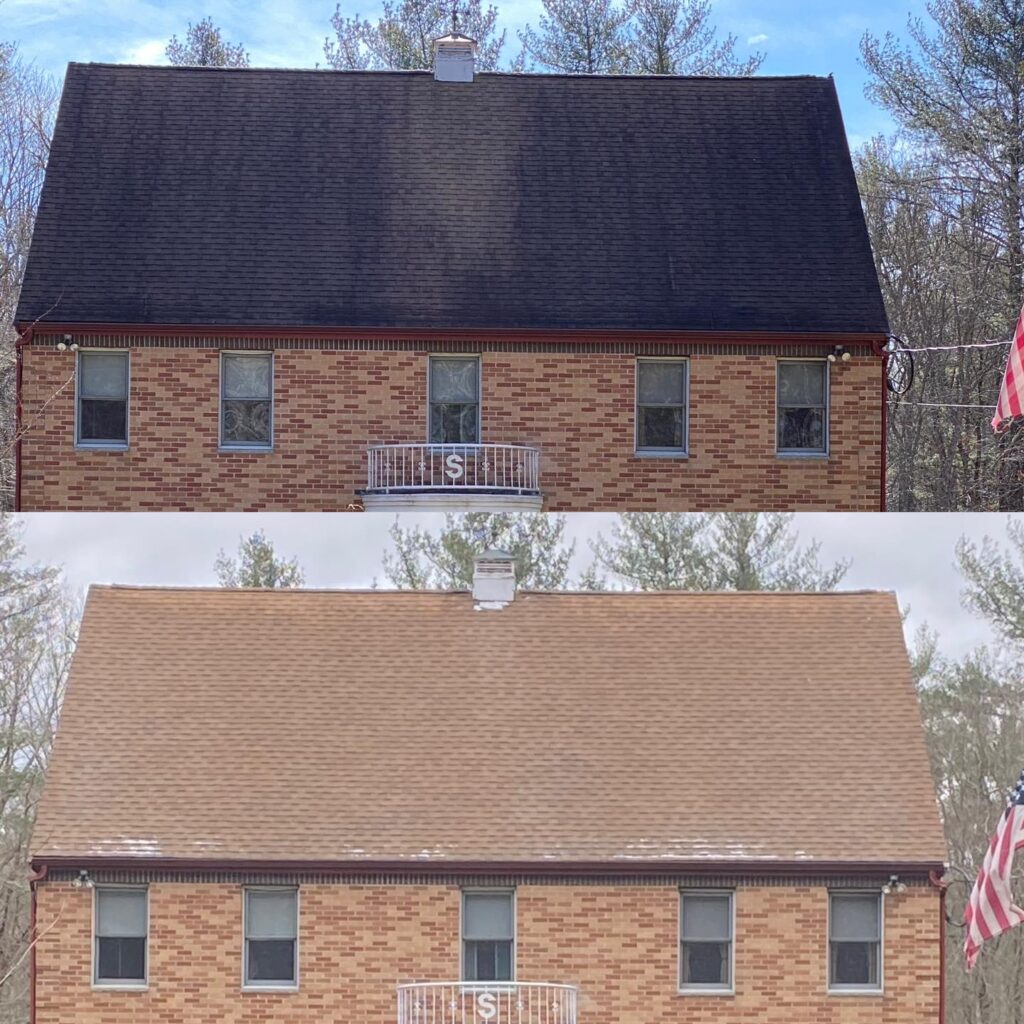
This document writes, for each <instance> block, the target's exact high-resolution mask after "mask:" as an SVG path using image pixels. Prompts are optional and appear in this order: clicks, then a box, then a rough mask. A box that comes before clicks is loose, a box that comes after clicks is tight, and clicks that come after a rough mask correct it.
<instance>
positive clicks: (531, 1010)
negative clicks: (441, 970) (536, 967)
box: [398, 981, 577, 1024]
mask: <svg viewBox="0 0 1024 1024" xmlns="http://www.w3.org/2000/svg"><path fill="white" fill-rule="evenodd" d="M576 1003H577V991H576V988H575V987H574V986H572V985H553V984H548V983H546V982H522V981H507V982H505V981H491V982H484V981H436V982H427V983H425V984H418V985H399V986H398V1024H576Z"/></svg>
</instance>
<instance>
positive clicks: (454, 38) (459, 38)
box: [434, 32, 477, 51]
mask: <svg viewBox="0 0 1024 1024" xmlns="http://www.w3.org/2000/svg"><path fill="white" fill-rule="evenodd" d="M442 43H458V44H465V43H469V44H470V46H471V47H472V48H473V50H474V51H475V50H476V49H477V41H476V40H475V39H474V38H473V37H472V36H466V35H463V34H462V33H461V32H446V33H445V34H444V35H443V36H438V37H437V38H436V39H435V40H434V49H435V50H436V49H437V47H438V46H440V45H441V44H442Z"/></svg>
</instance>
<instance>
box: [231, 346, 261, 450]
mask: <svg viewBox="0 0 1024 1024" xmlns="http://www.w3.org/2000/svg"><path fill="white" fill-rule="evenodd" d="M273 379H274V362H273V355H272V354H271V353H269V352H258V353H253V354H250V353H237V352H225V353H224V354H223V355H222V356H221V374H220V387H221V402H220V410H221V411H220V443H221V445H223V446H224V447H226V448H269V447H270V445H271V439H272V437H273V434H272V426H273V423H272V421H273V404H274V403H273Z"/></svg>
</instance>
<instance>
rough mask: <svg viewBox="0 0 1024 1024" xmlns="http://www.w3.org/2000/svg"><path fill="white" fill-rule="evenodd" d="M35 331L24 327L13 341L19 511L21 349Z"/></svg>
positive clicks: (17, 501)
mask: <svg viewBox="0 0 1024 1024" xmlns="http://www.w3.org/2000/svg"><path fill="white" fill-rule="evenodd" d="M34 333H35V328H34V327H33V326H31V325H30V326H28V327H26V328H25V329H24V330H23V331H20V332H19V334H20V337H19V338H18V340H17V341H16V342H15V343H14V359H15V371H14V396H15V397H14V511H15V512H20V511H21V419H22V410H21V387H22V377H23V376H24V364H25V355H24V352H23V349H24V348H25V346H26V345H29V344H31V342H32V335H33V334H34Z"/></svg>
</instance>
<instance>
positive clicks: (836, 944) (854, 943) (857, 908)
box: [828, 893, 882, 989]
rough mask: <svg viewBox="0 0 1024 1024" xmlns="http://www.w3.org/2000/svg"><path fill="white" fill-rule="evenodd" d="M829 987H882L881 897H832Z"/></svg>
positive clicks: (849, 894)
mask: <svg viewBox="0 0 1024 1024" xmlns="http://www.w3.org/2000/svg"><path fill="white" fill-rule="evenodd" d="M828 927H829V985H830V987H832V988H839V989H842V988H850V989H877V988H880V987H881V960H882V897H881V895H880V894H878V893H832V894H831V896H830V905H829V921H828Z"/></svg>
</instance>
